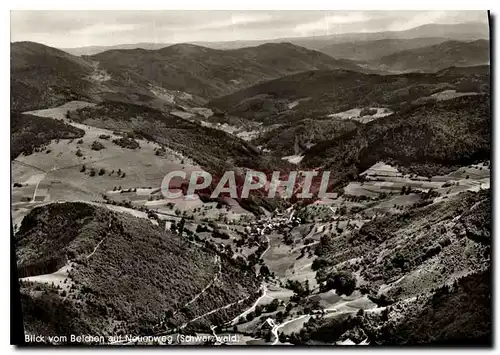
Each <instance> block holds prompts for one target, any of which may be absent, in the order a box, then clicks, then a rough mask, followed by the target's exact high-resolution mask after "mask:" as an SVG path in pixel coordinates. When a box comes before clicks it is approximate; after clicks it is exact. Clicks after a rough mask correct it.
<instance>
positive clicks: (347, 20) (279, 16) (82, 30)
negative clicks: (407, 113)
mask: <svg viewBox="0 0 500 355" xmlns="http://www.w3.org/2000/svg"><path fill="white" fill-rule="evenodd" d="M461 22H485V23H486V22H487V13H486V11H12V12H11V41H13V42H16V41H34V42H40V43H43V44H47V45H50V46H53V47H59V48H72V47H83V46H92V45H98V46H101V45H102V46H107V45H116V44H130V43H139V42H158V43H176V42H194V41H214V42H215V41H234V40H252V39H271V38H282V37H302V36H312V35H326V34H335V33H348V32H378V31H386V30H389V31H399V30H405V29H408V28H412V27H416V26H420V25H423V24H427V23H461Z"/></svg>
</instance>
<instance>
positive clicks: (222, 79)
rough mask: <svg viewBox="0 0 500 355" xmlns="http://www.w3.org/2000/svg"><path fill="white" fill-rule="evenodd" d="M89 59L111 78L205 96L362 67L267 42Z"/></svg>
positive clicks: (182, 47) (112, 54) (122, 52)
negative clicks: (232, 48)
mask: <svg viewBox="0 0 500 355" xmlns="http://www.w3.org/2000/svg"><path fill="white" fill-rule="evenodd" d="M85 58H89V59H91V60H94V61H98V62H99V63H100V65H101V67H102V68H104V69H105V70H106V71H108V72H109V73H111V75H112V76H113V77H114V78H119V79H121V80H127V81H129V83H134V84H135V85H141V86H144V85H146V83H148V82H150V83H154V84H155V85H158V86H162V87H164V88H167V89H172V90H180V91H184V92H188V93H190V94H195V95H198V96H201V97H205V98H214V97H217V96H221V95H227V94H228V93H230V92H233V91H236V90H239V89H242V88H244V87H247V86H250V85H253V84H256V83H257V82H260V81H265V80H270V79H274V78H278V77H281V76H283V75H286V74H290V73H297V72H300V71H307V70H313V69H320V68H321V69H326V68H328V69H334V68H349V69H351V70H356V69H358V70H359V71H365V69H363V68H361V67H359V66H357V65H356V64H354V63H352V62H350V61H345V60H344V61H339V60H335V59H333V58H331V57H329V56H327V55H325V54H323V53H320V52H314V51H310V50H307V49H305V48H301V47H298V46H294V45H292V44H287V43H280V44H266V45H262V46H259V47H254V48H243V49H239V50H235V51H222V50H215V49H210V48H206V47H201V46H196V45H191V44H176V45H172V46H169V47H165V48H162V49H158V50H144V49H133V50H111V51H107V52H103V53H99V54H96V55H93V56H90V57H85Z"/></svg>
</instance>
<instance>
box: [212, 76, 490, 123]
mask: <svg viewBox="0 0 500 355" xmlns="http://www.w3.org/2000/svg"><path fill="white" fill-rule="evenodd" d="M485 71H486V70H485V68H484V67H475V68H470V69H469V70H468V71H467V72H464V71H463V70H462V71H459V70H456V69H454V70H448V71H442V72H440V73H438V74H430V73H429V74H419V73H408V74H402V75H385V76H382V75H375V74H364V73H359V72H352V71H346V70H317V71H310V72H304V73H299V74H294V75H288V76H286V77H283V78H279V79H276V80H271V81H268V82H264V83H260V84H257V85H254V86H252V87H249V88H247V89H243V90H240V91H238V92H235V93H233V94H230V95H227V96H224V97H220V98H217V99H214V100H212V101H211V102H209V104H208V105H209V107H212V108H215V109H218V110H220V111H223V112H225V113H226V114H227V115H230V116H231V115H232V116H238V117H244V118H246V119H249V120H254V121H259V122H263V123H264V124H283V123H287V122H295V121H300V120H302V119H304V118H325V117H326V116H327V115H330V114H334V113H338V112H342V111H345V110H350V109H353V108H356V107H367V106H369V107H377V106H382V107H389V108H392V109H394V110H396V109H398V107H401V106H405V105H409V104H411V103H413V102H414V101H416V100H418V99H424V98H425V99H433V98H432V97H431V95H433V94H435V93H439V92H443V91H445V90H456V91H457V92H458V91H460V92H469V93H470V92H474V93H480V92H483V93H484V92H488V91H489V74H488V73H487V72H485Z"/></svg>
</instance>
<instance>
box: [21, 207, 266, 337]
mask: <svg viewBox="0 0 500 355" xmlns="http://www.w3.org/2000/svg"><path fill="white" fill-rule="evenodd" d="M15 240H16V242H15V243H16V244H15V247H16V256H17V265H18V272H19V274H20V276H21V277H27V279H23V280H22V281H21V300H22V306H23V309H24V313H25V318H24V325H25V328H26V332H27V334H38V335H53V334H58V335H68V339H69V335H70V334H75V335H76V334H92V335H94V336H98V335H104V336H106V335H117V334H122V335H126V334H127V335H133V336H135V335H149V334H152V333H153V332H154V329H155V326H156V325H158V324H160V323H161V322H162V321H163V320H165V319H168V321H169V322H170V323H172V324H179V325H180V324H181V323H180V322H184V321H189V320H192V319H194V318H195V317H196V316H199V315H202V314H204V313H206V312H208V311H210V310H213V309H217V308H219V307H222V306H225V305H227V304H230V303H232V302H235V301H238V300H240V299H244V298H247V297H251V296H253V295H255V297H257V293H256V291H257V289H258V283H257V279H256V278H255V276H254V275H253V274H252V273H248V272H244V271H243V270H241V269H239V267H238V266H237V265H236V264H235V263H234V262H232V261H231V259H230V258H228V257H227V256H224V255H218V254H217V252H216V251H215V249H212V248H211V247H210V246H208V245H207V246H205V247H200V246H193V245H191V244H190V243H189V242H188V240H187V238H186V237H181V236H179V235H175V234H172V233H170V232H167V231H165V230H164V228H162V227H160V226H157V225H154V224H153V223H152V222H151V220H148V219H142V218H137V217H133V216H130V215H129V214H127V213H117V212H112V211H110V210H108V209H107V208H105V207H103V206H98V205H95V204H87V203H82V202H66V203H53V204H49V205H45V206H41V207H37V208H35V209H33V210H32V211H31V212H30V213H29V214H28V215H27V216H26V218H25V219H24V220H23V222H22V225H21V227H20V230H19V232H18V233H17V234H16V239H15ZM219 270H224V275H220V277H219V281H218V282H217V283H213V284H212V280H214V277H215V276H216V275H218V274H219ZM39 275H48V276H45V277H49V278H50V277H51V278H52V279H53V281H52V283H51V282H50V281H47V282H45V283H44V282H41V283H40V282H34V281H36V280H37V276H39ZM40 277H41V276H40ZM33 278H34V279H33ZM207 285H210V288H211V292H210V293H207V294H204V295H203V297H200V299H199V301H197V302H192V303H189V301H190V300H192V299H193V298H194V297H195V296H196V295H198V294H200V292H201V291H202V290H203V289H204V288H205V287H206V286H207ZM169 311H170V312H171V313H170V315H169V316H166V315H168V314H169ZM228 311H231V310H228ZM232 311H233V312H237V311H238V307H233V310H232ZM229 316H230V315H229ZM167 317H168V318H167Z"/></svg>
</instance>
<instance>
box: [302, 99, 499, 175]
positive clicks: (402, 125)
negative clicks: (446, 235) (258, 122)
mask: <svg viewBox="0 0 500 355" xmlns="http://www.w3.org/2000/svg"><path fill="white" fill-rule="evenodd" d="M490 124H491V112H490V98H489V96H488V95H476V96H464V97H459V98H455V99H452V100H446V101H440V102H430V103H426V104H423V105H415V106H413V107H409V108H407V109H404V110H401V111H400V112H397V113H395V114H393V115H390V116H387V117H383V118H379V119H377V120H375V121H372V122H369V123H367V124H366V125H364V126H362V127H360V128H359V129H356V130H353V131H350V132H348V133H346V134H345V135H343V136H341V137H338V138H337V139H333V140H328V141H323V142H321V143H319V144H317V145H315V146H313V147H311V148H310V149H309V150H308V151H306V152H305V157H304V159H303V160H302V162H301V166H304V167H309V168H312V167H322V168H323V169H325V170H330V171H332V173H333V175H334V180H335V181H336V183H340V182H341V181H343V180H344V179H346V178H347V177H349V176H350V177H354V176H356V175H357V174H358V173H359V172H361V171H364V170H366V169H367V168H369V167H370V166H372V165H373V164H375V163H376V162H378V161H381V160H384V161H391V162H393V163H394V164H395V165H398V166H402V167H405V168H407V169H409V170H410V171H411V172H414V173H417V174H420V175H423V176H432V175H437V174H442V173H444V172H449V171H451V170H452V169H453V168H457V167H460V166H463V165H467V164H472V163H475V162H478V161H481V160H487V159H489V158H490V154H491V146H490V134H491V131H490ZM334 183H335V182H334Z"/></svg>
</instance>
